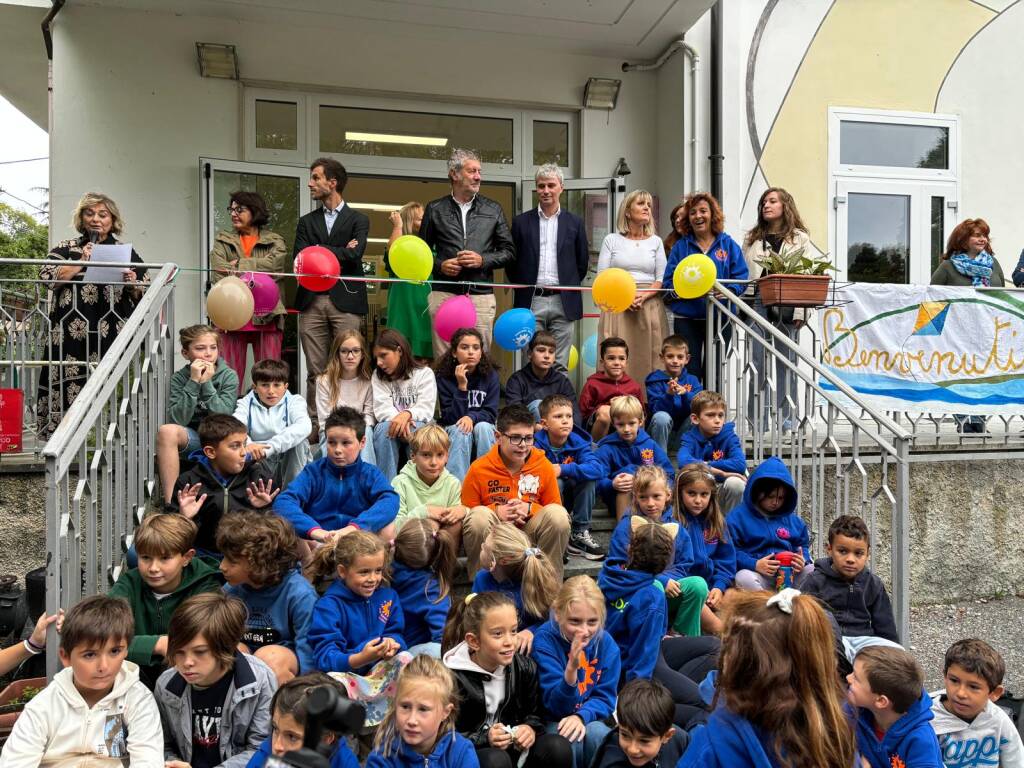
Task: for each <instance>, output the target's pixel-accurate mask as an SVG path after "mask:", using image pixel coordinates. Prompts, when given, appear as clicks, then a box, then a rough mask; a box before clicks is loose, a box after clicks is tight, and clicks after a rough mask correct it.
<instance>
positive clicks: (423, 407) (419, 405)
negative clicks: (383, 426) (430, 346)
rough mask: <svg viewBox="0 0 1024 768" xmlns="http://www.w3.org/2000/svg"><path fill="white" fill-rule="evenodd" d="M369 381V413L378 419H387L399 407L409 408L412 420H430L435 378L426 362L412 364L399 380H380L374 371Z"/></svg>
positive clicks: (434, 399) (435, 403)
mask: <svg viewBox="0 0 1024 768" xmlns="http://www.w3.org/2000/svg"><path fill="white" fill-rule="evenodd" d="M370 382H371V385H372V386H373V415H374V416H375V417H376V419H377V422H378V423H380V422H382V421H390V420H391V419H393V418H395V416H397V415H398V414H399V413H401V412H402V411H409V413H411V414H412V420H413V421H433V420H434V409H435V408H436V407H437V379H435V378H434V372H433V371H432V370H430V369H429V368H427V367H426V366H423V367H422V368H413V369H412V370H411V371H410V372H409V376H408V377H407V378H405V379H402V380H401V381H384V380H382V379H381V378H380V375H379V374H378V373H377V371H374V372H373V378H372V379H371V380H370Z"/></svg>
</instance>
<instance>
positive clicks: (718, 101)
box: [708, 0, 725, 204]
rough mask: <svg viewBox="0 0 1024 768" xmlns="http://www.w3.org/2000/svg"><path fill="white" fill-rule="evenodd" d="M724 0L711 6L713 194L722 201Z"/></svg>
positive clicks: (709, 157)
mask: <svg viewBox="0 0 1024 768" xmlns="http://www.w3.org/2000/svg"><path fill="white" fill-rule="evenodd" d="M722 32H723V30H722V0H718V2H717V3H715V4H714V5H713V6H711V57H710V58H711V63H710V67H711V116H710V121H709V122H710V126H709V127H710V133H711V154H710V155H708V159H709V160H710V161H711V185H710V186H711V194H712V195H714V196H715V199H716V200H718V202H719V204H721V203H722V202H723V201H722V175H723V174H722V161H723V160H724V159H725V156H724V155H723V154H722V46H723V43H724V36H723V34H722Z"/></svg>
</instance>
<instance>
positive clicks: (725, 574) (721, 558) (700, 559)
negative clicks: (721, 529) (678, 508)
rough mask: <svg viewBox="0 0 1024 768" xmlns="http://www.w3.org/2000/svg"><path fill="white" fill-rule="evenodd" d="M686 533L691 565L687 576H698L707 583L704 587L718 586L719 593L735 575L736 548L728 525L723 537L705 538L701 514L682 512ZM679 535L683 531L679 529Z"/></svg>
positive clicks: (707, 534) (714, 587) (712, 587)
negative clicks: (691, 552) (696, 515)
mask: <svg viewBox="0 0 1024 768" xmlns="http://www.w3.org/2000/svg"><path fill="white" fill-rule="evenodd" d="M683 517H684V518H685V519H686V533H687V534H688V535H689V537H690V546H691V548H692V549H693V565H691V566H690V575H691V576H700V577H702V578H703V579H704V581H706V582H707V583H708V590H712V589H720V590H722V591H723V592H725V590H726V589H727V588H728V587H729V585H730V584H732V580H733V579H735V578H736V548H735V547H733V545H732V539H731V537H730V536H729V531H728V526H727V527H726V531H725V533H726V536H725V538H722V539H719V538H709V533H708V530H707V527H706V523H705V521H704V516H703V515H702V516H700V517H694V516H693V515H691V514H689V513H685V514H684V515H683ZM679 535H680V536H682V535H683V532H682V531H680V532H679Z"/></svg>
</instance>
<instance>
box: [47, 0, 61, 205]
mask: <svg viewBox="0 0 1024 768" xmlns="http://www.w3.org/2000/svg"><path fill="white" fill-rule="evenodd" d="M64 3H65V0H53V4H52V5H51V6H50V10H49V11H48V12H47V14H46V18H44V19H43V24H42V29H43V44H44V45H45V46H46V133H47V143H49V138H50V137H51V136H52V135H53V133H52V131H53V35H52V34H50V25H51V24H52V23H53V20H54V19H55V18H57V14H58V13H60V9H61V8H63V7H64ZM50 155H51V156H52V155H53V152H50ZM48 167H49V172H48V176H49V178H48V179H47V184H48V185H49V190H48V191H49V195H50V205H49V210H50V211H51V212H52V211H53V163H49V165H48Z"/></svg>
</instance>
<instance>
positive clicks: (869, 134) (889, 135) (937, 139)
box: [839, 120, 949, 169]
mask: <svg viewBox="0 0 1024 768" xmlns="http://www.w3.org/2000/svg"><path fill="white" fill-rule="evenodd" d="M839 162H840V163H843V164H844V165H882V166H892V167H896V168H942V169H945V168H949V128H942V127H938V126H932V125H899V124H896V123H867V122H860V121H856V120H843V121H841V122H840V124H839Z"/></svg>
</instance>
